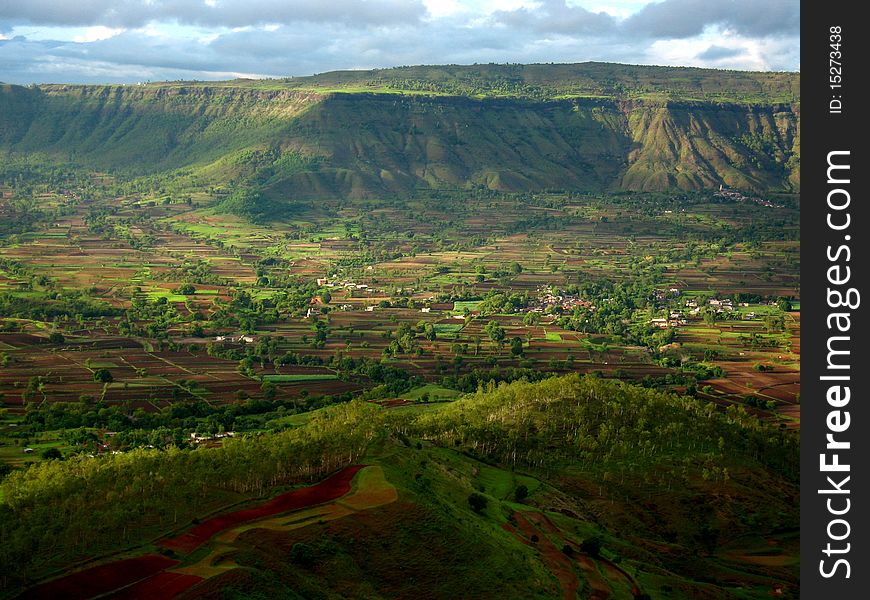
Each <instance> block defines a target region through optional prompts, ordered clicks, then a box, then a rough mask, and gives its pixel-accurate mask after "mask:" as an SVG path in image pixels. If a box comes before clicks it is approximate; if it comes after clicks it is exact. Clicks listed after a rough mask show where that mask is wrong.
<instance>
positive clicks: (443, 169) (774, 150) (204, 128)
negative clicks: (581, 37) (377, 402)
mask: <svg viewBox="0 0 870 600" xmlns="http://www.w3.org/2000/svg"><path fill="white" fill-rule="evenodd" d="M593 65H594V66H595V68H594V69H592V68H591V67H588V66H587V67H586V71H588V72H584V73H583V75H582V76H580V75H578V74H577V73H574V75H571V73H570V72H569V71H570V69H568V67H571V65H530V66H527V67H524V68H522V69H519V68H520V67H522V66H521V65H520V66H511V65H505V66H498V67H501V70H495V73H491V72H488V71H485V70H484V72H483V73H482V74H481V73H480V72H478V73H477V74H476V75H475V76H474V77H471V76H470V75H469V72H470V69H471V67H468V68H466V67H430V68H422V67H420V68H408V69H405V70H402V69H397V70H388V71H377V72H336V73H331V74H324V75H321V76H316V77H313V78H299V79H293V80H286V81H285V80H282V81H261V82H251V81H235V82H220V83H216V84H202V83H196V82H190V83H188V82H184V83H165V84H149V85H143V86H72V85H46V86H38V87H35V88H22V87H18V86H3V87H2V88H0V150H4V151H7V152H10V153H12V154H14V155H22V154H24V155H27V154H37V155H39V156H42V157H45V159H47V160H51V161H54V162H60V163H78V164H83V165H86V166H89V167H91V168H96V169H105V170H119V171H123V172H126V173H133V174H139V175H147V174H152V173H158V172H163V171H177V170H181V172H182V173H183V174H185V175H189V176H193V177H196V178H197V180H198V181H206V182H209V183H213V184H216V185H223V184H226V183H229V182H234V183H236V184H240V183H241V184H245V185H250V186H254V187H257V188H258V189H261V190H262V191H263V193H264V194H265V196H266V197H268V198H269V199H271V200H277V201H281V202H287V201H292V200H293V199H295V198H304V199H309V198H313V199H316V198H323V197H332V198H335V197H351V198H365V197H382V196H388V197H389V196H398V197H409V196H412V195H413V194H414V193H415V192H416V191H418V190H420V189H454V188H470V187H471V188H473V187H476V186H484V187H486V188H489V189H492V190H497V191H504V192H526V191H529V192H534V191H541V190H547V189H558V190H566V191H618V190H639V191H658V190H667V189H674V188H678V189H683V190H697V189H706V188H715V187H718V186H719V185H720V184H724V185H726V186H729V187H734V188H739V189H745V190H752V191H756V192H766V191H798V190H799V187H800V176H799V162H800V104H799V97H798V98H797V99H794V90H792V87H794V84H795V83H796V82H797V81H798V76H797V75H794V74H756V73H752V74H747V73H732V72H717V71H705V70H700V69H673V68H659V67H633V68H632V69H630V70H626V69H627V68H620V67H623V66H620V65H612V66H611V67H612V68H611V71H612V72H611V73H610V74H609V75H608V74H607V72H606V69H605V68H604V66H602V65H597V64H593ZM581 66H582V65H579V66H578V65H575V66H573V67H581ZM508 68H513V69H514V71H516V70H517V69H519V70H520V73H521V74H522V75H523V77H519V76H516V77H514V78H513V79H511V78H510V77H505V76H504V73H503V71H504V70H505V69H508ZM451 69H453V70H454V71H455V70H459V74H458V75H457V74H456V73H454V72H452V71H451ZM493 69H495V66H493V67H491V69H490V70H493ZM590 69H591V70H590ZM576 70H577V69H576V68H575V71H576ZM385 74H386V75H385ZM530 74H531V75H530ZM714 74H718V79H716V78H714V77H713V75H714ZM387 75H389V77H388V76H387ZM572 77H573V79H572ZM596 77H597V79H595V78H596ZM560 78H561V79H560ZM529 81H531V82H532V83H527V82H529ZM594 82H597V87H596V86H595V85H593V83H594ZM714 82H715V85H714ZM730 84H733V87H734V88H735V89H737V90H741V91H739V92H732V93H731V94H730V95H728V96H725V95H723V94H722V93H721V89H723V88H727V87H728V85H730ZM572 93H573V94H575V95H574V96H571V94H572ZM789 95H790V97H791V98H792V100H793V101H787V102H783V101H782V100H783V99H784V98H785V97H787V96H789Z"/></svg>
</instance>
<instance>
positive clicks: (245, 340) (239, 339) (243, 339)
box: [214, 335, 257, 344]
mask: <svg viewBox="0 0 870 600" xmlns="http://www.w3.org/2000/svg"><path fill="white" fill-rule="evenodd" d="M214 341H216V342H226V343H228V344H253V343H254V342H256V341H257V338H255V337H254V336H252V335H218V336H215V338H214Z"/></svg>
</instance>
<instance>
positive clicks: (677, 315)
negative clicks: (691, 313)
mask: <svg viewBox="0 0 870 600" xmlns="http://www.w3.org/2000/svg"><path fill="white" fill-rule="evenodd" d="M686 323H688V321H687V320H686V318H685V317H684V316H683V315H682V313H681V312H680V311H678V310H672V311H671V312H670V314H668V317H667V318H665V317H659V318H656V319H650V325H653V326H655V327H658V328H659V329H667V328H668V327H679V326H680V325H685V324H686Z"/></svg>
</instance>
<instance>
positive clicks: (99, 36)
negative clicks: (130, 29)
mask: <svg viewBox="0 0 870 600" xmlns="http://www.w3.org/2000/svg"><path fill="white" fill-rule="evenodd" d="M124 31H125V30H124V29H121V28H112V27H104V26H102V25H94V26H93V27H85V28H84V31H83V32H82V33H80V34H79V35H74V36H73V37H72V41H74V42H78V43H79V44H87V43H88V42H98V41H100V40H107V39H109V38H113V37H115V36H116V35H119V34H121V33H123V32H124Z"/></svg>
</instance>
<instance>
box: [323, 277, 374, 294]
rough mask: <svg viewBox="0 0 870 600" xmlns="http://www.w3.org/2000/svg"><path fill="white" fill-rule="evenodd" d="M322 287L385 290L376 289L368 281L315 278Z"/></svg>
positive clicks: (371, 290) (370, 290) (362, 290)
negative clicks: (356, 281)
mask: <svg viewBox="0 0 870 600" xmlns="http://www.w3.org/2000/svg"><path fill="white" fill-rule="evenodd" d="M314 281H315V283H317V285H318V286H320V287H325V288H343V289H346V290H358V291H360V292H380V291H383V290H376V289H374V288H372V287H370V286H369V284H367V283H354V282H353V281H330V280H329V279H328V278H326V277H318V278H317V279H315V280H314Z"/></svg>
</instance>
